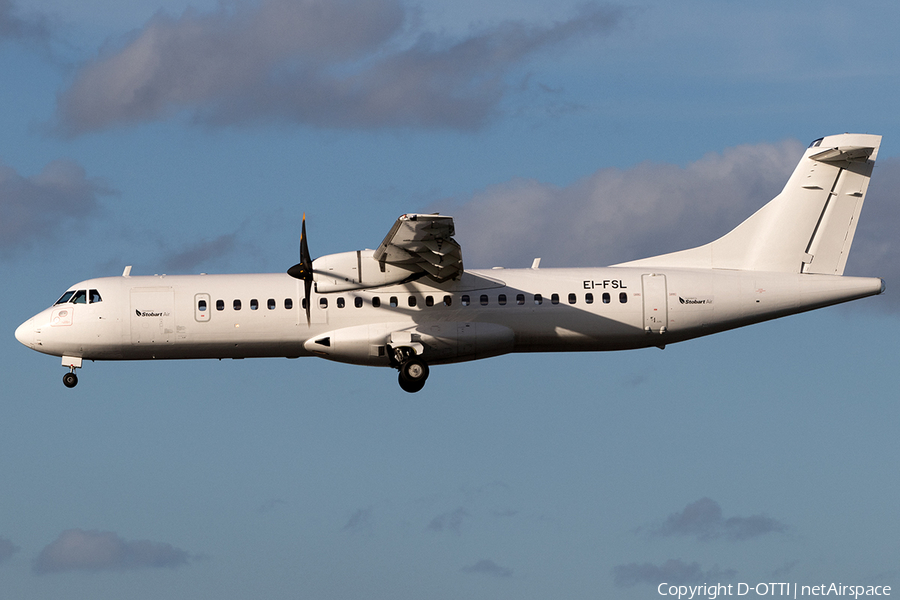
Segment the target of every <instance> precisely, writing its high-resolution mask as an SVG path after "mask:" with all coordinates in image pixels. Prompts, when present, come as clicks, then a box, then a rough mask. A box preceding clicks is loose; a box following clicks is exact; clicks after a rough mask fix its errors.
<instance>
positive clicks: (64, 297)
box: [54, 290, 75, 306]
mask: <svg viewBox="0 0 900 600" xmlns="http://www.w3.org/2000/svg"><path fill="white" fill-rule="evenodd" d="M74 295H75V290H69V291H68V292H66V293H65V294H63V295H62V296H61V297H60V299H59V300H57V301H56V303H55V304H54V306H56V304H65V303H66V302H68V301H69V300H71V299H72V296H74Z"/></svg>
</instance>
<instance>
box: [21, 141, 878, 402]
mask: <svg viewBox="0 0 900 600" xmlns="http://www.w3.org/2000/svg"><path fill="white" fill-rule="evenodd" d="M880 143H881V136H877V135H864V134H843V135H834V136H829V137H825V138H821V139H818V140H816V141H814V142H813V143H812V144H811V145H810V146H809V148H808V149H807V150H806V152H805V153H804V155H803V158H802V159H801V160H800V164H799V165H797V168H796V169H795V170H794V173H793V175H791V178H790V179H789V180H788V182H787V185H786V186H785V188H784V190H783V191H782V192H781V193H780V194H779V195H778V196H776V197H775V198H774V199H773V200H772V201H770V202H769V203H768V204H766V205H765V206H764V207H763V208H762V209H760V210H759V211H757V212H756V213H755V214H753V215H752V216H751V217H749V218H748V219H747V220H746V221H744V222H743V223H741V224H740V225H739V226H738V227H737V228H735V229H734V230H732V231H731V232H730V233H728V234H726V235H725V236H723V237H721V238H719V239H718V240H716V241H714V242H712V243H709V244H707V245H705V246H700V247H697V248H692V249H689V250H683V251H681V252H675V253H672V254H664V255H661V256H655V257H653V258H645V259H642V260H635V261H631V262H627V263H622V264H617V265H613V266H610V267H606V268H590V269H541V268H539V262H540V261H539V259H536V260H535V262H534V264H533V265H532V267H531V268H530V269H490V270H468V271H467V270H463V261H462V254H461V252H460V247H459V244H457V242H456V241H455V240H454V239H453V237H452V236H453V235H454V228H453V219H452V217H448V216H441V215H436V214H427V215H426V214H410V215H403V216H401V217H400V218H399V219H397V222H396V223H394V226H393V227H392V228H391V230H390V232H389V233H388V234H387V237H385V238H384V241H383V242H382V243H381V245H380V246H378V249H376V250H360V251H356V252H345V253H340V254H332V255H328V256H323V257H320V258H318V259H316V260H314V261H313V260H312V259H311V257H310V254H309V250H308V247H307V237H306V223H305V219H304V223H303V228H302V234H301V241H300V263H298V264H297V265H295V266H294V267H292V268H291V269H289V270H288V272H287V273H281V274H278V273H275V274H254V275H179V276H166V275H154V276H152V277H138V276H131V275H130V271H131V267H126V269H125V272H124V273H123V274H122V276H121V277H104V278H101V279H89V280H87V281H82V282H81V283H77V284H75V285H73V286H72V287H71V288H70V289H69V290H68V291H67V292H66V293H65V294H63V296H62V297H61V298H60V299H59V300H58V301H57V302H56V303H55V304H53V306H51V307H50V308H47V309H46V310H44V311H41V312H40V313H38V314H37V315H35V316H34V317H32V318H31V319H28V320H27V321H26V322H25V323H23V324H22V325H21V326H20V327H19V328H18V329H16V339H18V340H19V341H20V342H21V343H23V344H25V345H26V346H28V347H29V348H33V349H34V350H37V351H38V352H43V353H45V354H50V355H53V356H61V357H62V365H63V366H64V367H67V368H68V369H69V371H68V372H67V373H66V374H65V376H64V377H63V383H64V384H65V385H66V386H67V387H74V386H75V385H76V384H77V383H78V379H77V377H76V375H75V369H77V368H79V367H81V366H82V363H83V361H84V360H149V359H177V358H218V359H222V358H248V357H263V356H269V357H280V356H283V357H288V358H296V357H300V356H318V357H321V358H326V359H329V360H334V361H339V362H346V363H352V364H358V365H370V366H380V367H393V368H395V369H398V370H399V372H400V374H399V380H400V387H401V388H403V389H404V390H405V391H407V392H417V391H419V390H420V389H422V387H423V386H424V384H425V380H426V378H427V377H428V366H429V365H438V364H446V363H454V362H463V361H468V360H476V359H479V358H487V357H490V356H497V355H500V354H506V353H508V352H574V351H596V350H625V349H632V348H644V347H650V346H657V347H660V348H663V347H664V346H665V345H666V344H671V343H674V342H680V341H683V340H688V339H691V338H696V337H700V336H704V335H709V334H711V333H716V332H720V331H725V330H727V329H733V328H736V327H742V326H744V325H750V324H751V323H759V322H761V321H766V320H769V319H775V318H778V317H783V316H786V315H791V314H795V313H800V312H804V311H808V310H813V309H816V308H821V307H824V306H830V305H833V304H838V303H840V302H847V301H849V300H855V299H857V298H863V297H866V296H872V295H875V294H879V293H881V292H882V291H883V290H884V282H883V281H882V280H881V279H877V278H862V277H843V276H842V275H843V272H844V265H845V264H846V262H847V254H848V252H849V250H850V244H851V242H852V241H853V235H854V232H855V231H856V225H857V222H858V219H859V214H860V210H861V208H862V205H863V200H864V199H865V195H866V189H867V188H868V185H869V178H870V176H871V174H872V167H873V165H874V163H875V157H876V154H877V153H878V147H879V144H880Z"/></svg>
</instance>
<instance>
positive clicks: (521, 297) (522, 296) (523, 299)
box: [516, 294, 525, 306]
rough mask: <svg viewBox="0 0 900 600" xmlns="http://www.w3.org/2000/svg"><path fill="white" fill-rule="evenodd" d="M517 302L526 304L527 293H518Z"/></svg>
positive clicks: (520, 304)
mask: <svg viewBox="0 0 900 600" xmlns="http://www.w3.org/2000/svg"><path fill="white" fill-rule="evenodd" d="M516 304H518V305H519V306H525V294H516Z"/></svg>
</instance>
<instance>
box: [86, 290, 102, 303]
mask: <svg viewBox="0 0 900 600" xmlns="http://www.w3.org/2000/svg"><path fill="white" fill-rule="evenodd" d="M88 296H90V300H91V304H94V303H95V302H101V299H100V292H98V291H97V290H91V291H90V292H89V293H88Z"/></svg>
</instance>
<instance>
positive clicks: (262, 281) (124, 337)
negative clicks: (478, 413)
mask: <svg viewBox="0 0 900 600" xmlns="http://www.w3.org/2000/svg"><path fill="white" fill-rule="evenodd" d="M302 287H303V286H302V282H301V281H299V280H297V279H294V278H292V277H290V276H288V275H286V274H247V275H189V276H187V275H178V276H167V275H160V276H127V277H125V276H123V277H106V278H99V279H91V280H87V281H84V282H81V283H79V284H77V285H75V286H72V288H71V290H74V291H79V290H84V291H86V292H92V291H93V292H96V294H97V297H99V298H100V301H97V302H90V301H86V302H84V303H72V302H63V303H58V304H56V305H54V306H52V307H50V308H48V309H46V310H44V311H42V312H41V313H39V314H38V315H36V316H35V317H34V318H32V319H31V320H29V321H27V322H26V323H23V324H22V326H21V327H20V328H19V330H17V332H16V337H17V338H19V340H20V341H22V342H23V343H25V344H26V345H28V346H30V347H32V348H34V349H35V350H38V351H40V352H43V353H46V354H52V355H56V356H68V357H77V358H81V359H85V360H140V359H187V358H250V357H300V356H320V357H322V358H328V359H331V360H337V361H341V362H348V363H355V364H366V365H373V366H390V356H389V354H388V353H386V352H385V347H386V346H389V345H391V344H392V339H391V338H392V336H394V338H396V337H397V335H398V332H406V334H405V335H407V338H408V339H405V341H406V342H407V343H412V342H420V343H424V344H425V346H426V347H428V355H429V356H430V358H429V363H431V364H441V363H452V362H461V361H466V360H474V359H477V358H484V357H487V356H494V355H498V354H505V353H508V352H562V351H602V350H624V349H633V348H643V347H651V346H664V345H666V344H670V343H674V342H679V341H683V340H687V339H691V338H695V337H699V336H703V335H708V334H711V333H715V332H719V331H724V330H727V329H732V328H735V327H740V326H743V325H748V324H752V323H757V322H761V321H765V320H768V319H773V318H777V317H781V316H785V315H789V314H794V313H799V312H803V311H807V310H812V309H815V308H820V307H823V306H828V305H831V304H837V303H840V302H845V301H848V300H853V299H856V298H862V297H865V296H871V295H875V294H878V293H880V292H881V290H882V287H883V282H882V281H881V280H880V279H877V278H858V277H842V276H840V277H839V276H830V275H808V274H786V273H765V272H755V271H754V272H744V271H724V270H691V269H665V270H654V271H650V270H647V269H639V268H627V267H608V268H600V269H491V270H474V271H466V272H465V274H464V275H463V277H462V278H461V279H459V280H454V281H450V282H446V283H444V284H435V283H434V282H431V281H426V282H417V281H413V282H408V283H404V284H400V285H392V286H388V287H380V288H375V289H361V290H355V291H351V292H338V293H328V294H318V293H313V294H312V296H311V310H310V323H307V319H306V312H305V309H304V307H303V295H304V294H303V289H302ZM88 295H89V294H88ZM87 300H90V298H88V299H87ZM393 343H394V344H398V343H399V342H398V341H397V340H396V339H394V340H393Z"/></svg>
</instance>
